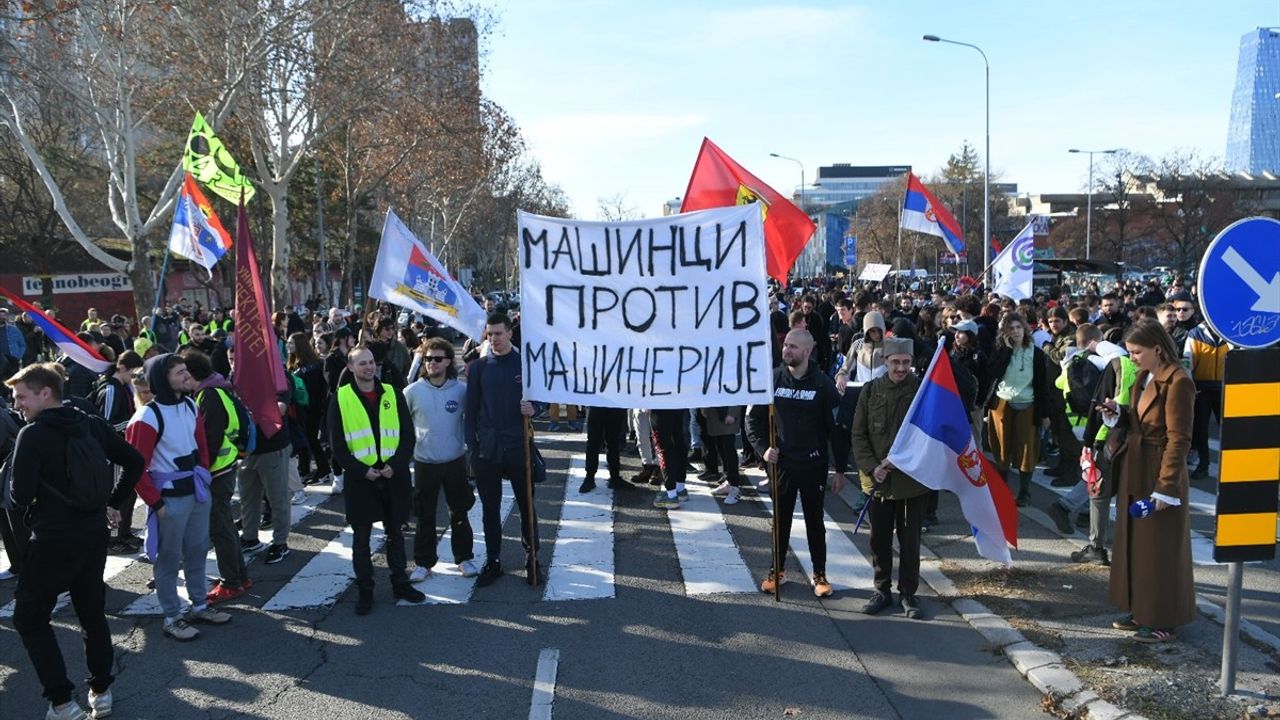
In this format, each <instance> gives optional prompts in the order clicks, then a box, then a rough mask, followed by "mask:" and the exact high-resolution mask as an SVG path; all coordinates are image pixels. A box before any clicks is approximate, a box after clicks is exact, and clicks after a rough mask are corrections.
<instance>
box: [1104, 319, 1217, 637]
mask: <svg viewBox="0 0 1280 720" xmlns="http://www.w3.org/2000/svg"><path fill="white" fill-rule="evenodd" d="M1125 345H1126V347H1127V348H1128V350H1129V357H1130V358H1132V359H1133V361H1134V363H1136V364H1137V366H1138V373H1139V374H1138V381H1137V382H1136V383H1134V386H1133V391H1132V392H1133V395H1132V396H1131V398H1130V402H1129V405H1128V406H1127V407H1124V408H1123V411H1124V414H1123V415H1118V413H1119V411H1120V410H1121V408H1118V407H1117V406H1116V404H1115V401H1114V400H1108V401H1107V402H1106V403H1105V408H1106V411H1107V412H1105V413H1104V418H1107V419H1108V420H1114V421H1118V423H1117V426H1118V427H1123V428H1125V430H1126V431H1127V433H1128V434H1127V438H1126V440H1125V445H1124V449H1123V451H1122V454H1121V456H1120V458H1119V459H1118V460H1117V462H1119V463H1120V473H1119V488H1118V491H1117V496H1116V500H1117V502H1116V505H1117V510H1118V511H1117V513H1116V520H1117V521H1116V538H1115V545H1114V549H1113V550H1112V555H1111V602H1112V604H1114V605H1115V606H1117V607H1119V608H1120V609H1121V610H1125V611H1128V612H1129V615H1128V616H1126V617H1123V618H1121V619H1119V620H1117V621H1116V622H1115V623H1113V625H1114V627H1116V628H1117V629H1119V630H1131V631H1133V632H1134V636H1133V637H1134V639H1135V640H1140V641H1142V642H1165V641H1167V640H1172V639H1173V631H1174V629H1175V628H1176V627H1178V626H1179V625H1186V624H1187V623H1190V622H1191V621H1192V619H1194V618H1195V613H1196V601H1195V587H1194V579H1193V577H1192V570H1191V535H1190V515H1189V509H1188V507H1187V493H1188V488H1189V484H1190V481H1189V478H1188V476H1187V450H1188V448H1189V447H1190V444H1191V420H1192V415H1193V411H1194V407H1195V394H1196V389H1195V383H1194V382H1192V380H1191V377H1190V376H1189V375H1188V374H1187V372H1186V370H1184V369H1183V368H1182V366H1181V365H1180V364H1179V363H1178V357H1179V354H1178V352H1177V349H1176V348H1175V347H1174V345H1173V338H1171V337H1170V336H1169V333H1168V332H1167V331H1166V330H1165V329H1164V327H1162V326H1161V325H1160V323H1159V322H1157V321H1155V320H1153V319H1150V318H1144V319H1141V320H1138V321H1137V322H1135V323H1134V324H1133V326H1132V327H1130V329H1129V332H1128V334H1127V335H1126V336H1125ZM1108 424H1110V422H1109V423H1108ZM1138 500H1151V501H1152V502H1154V504H1155V509H1154V511H1153V512H1152V513H1151V514H1150V515H1148V516H1147V517H1143V518H1133V517H1131V516H1130V515H1129V512H1128V509H1129V506H1130V505H1132V504H1133V503H1134V502H1135V501H1138Z"/></svg>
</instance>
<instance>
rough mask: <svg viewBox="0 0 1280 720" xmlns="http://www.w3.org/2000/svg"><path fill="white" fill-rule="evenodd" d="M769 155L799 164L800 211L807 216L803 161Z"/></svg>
mask: <svg viewBox="0 0 1280 720" xmlns="http://www.w3.org/2000/svg"><path fill="white" fill-rule="evenodd" d="M769 157H776V158H778V159H779V160H790V161H791V162H793V163H795V164H797V165H799V166H800V211H801V212H803V213H804V214H805V215H806V216H807V215H808V214H809V211H808V210H807V209H805V206H804V163H802V162H800V161H799V160H797V159H795V158H793V157H787V156H786V155H779V154H778V153H769ZM808 244H809V243H808V241H807V240H806V241H805V245H806V246H807V245H808Z"/></svg>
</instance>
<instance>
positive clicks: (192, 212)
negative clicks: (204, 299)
mask: <svg viewBox="0 0 1280 720" xmlns="http://www.w3.org/2000/svg"><path fill="white" fill-rule="evenodd" d="M183 176H184V177H183V180H182V192H181V193H180V194H179V195H178V203H177V205H176V206H175V207H174V210H173V225H172V226H171V227H170V228H169V252H171V253H173V254H174V255H178V256H179V257H184V258H186V259H188V260H190V261H191V262H193V263H196V264H197V265H199V266H200V267H203V268H204V269H205V272H207V273H209V277H210V278H212V277H213V265H214V263H216V262H218V260H219V259H220V258H221V257H222V256H223V255H226V254H227V250H230V249H231V236H230V235H228V234H227V231H226V230H225V229H224V228H223V227H222V223H221V222H219V221H218V215H217V214H216V213H214V211H213V206H212V205H210V204H209V201H208V199H206V198H205V196H204V193H203V192H201V191H200V186H199V185H197V184H196V180H195V178H193V177H191V173H183Z"/></svg>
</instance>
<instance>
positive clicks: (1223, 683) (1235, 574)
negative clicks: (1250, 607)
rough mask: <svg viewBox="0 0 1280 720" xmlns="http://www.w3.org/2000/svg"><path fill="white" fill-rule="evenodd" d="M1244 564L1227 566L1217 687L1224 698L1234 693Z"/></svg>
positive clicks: (1234, 563)
mask: <svg viewBox="0 0 1280 720" xmlns="http://www.w3.org/2000/svg"><path fill="white" fill-rule="evenodd" d="M1243 581H1244V563H1242V562H1233V563H1229V564H1228V565H1227V620H1226V622H1225V623H1224V624H1223V626H1222V677H1221V678H1220V683H1219V685H1218V687H1219V688H1220V689H1221V691H1222V695H1223V696H1224V697H1225V696H1227V695H1231V694H1232V693H1234V692H1235V691H1236V648H1238V647H1239V646H1240V586H1241V585H1242V584H1243Z"/></svg>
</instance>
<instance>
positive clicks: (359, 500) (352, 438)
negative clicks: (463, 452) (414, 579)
mask: <svg viewBox="0 0 1280 720" xmlns="http://www.w3.org/2000/svg"><path fill="white" fill-rule="evenodd" d="M347 370H348V371H349V372H348V377H347V379H346V380H345V381H344V382H342V384H341V385H339V387H338V391H337V392H336V393H334V395H333V400H331V401H330V402H329V417H328V421H329V438H330V441H331V443H332V444H333V455H334V461H335V462H336V463H337V468H338V470H337V472H341V473H343V474H344V475H345V477H346V479H347V482H346V496H347V522H348V523H350V524H351V530H352V535H353V540H352V543H351V563H352V565H353V566H354V568H355V574H356V590H357V592H358V593H359V594H358V597H357V599H356V614H357V615H368V614H369V612H370V611H372V610H373V559H372V556H371V553H370V547H369V539H370V536H371V534H372V532H373V524H374V523H377V522H380V523H382V527H383V531H384V532H385V533H386V537H387V546H386V554H387V568H388V569H389V570H390V571H391V591H392V594H393V595H395V597H396V598H397V599H399V600H407V601H409V602H413V603H420V602H422V601H423V600H425V599H426V596H425V595H423V594H422V593H421V592H419V591H418V590H417V589H416V588H414V587H413V585H412V584H410V582H409V575H408V573H407V572H406V570H405V565H406V556H405V545H404V534H403V531H402V528H403V526H404V524H405V522H407V521H408V520H409V512H410V510H411V509H412V508H413V485H412V483H411V481H410V479H409V463H410V461H411V460H412V459H413V446H414V434H413V418H412V416H411V415H410V414H409V407H408V405H406V404H405V401H404V395H402V394H401V393H400V391H399V390H397V389H395V388H394V387H392V386H391V385H388V384H386V383H379V382H377V381H376V380H375V379H374V378H375V375H376V374H377V370H378V368H377V364H376V363H375V362H374V359H373V353H372V352H370V351H369V349H368V348H366V347H364V346H357V347H356V348H355V349H353V350H352V351H351V352H350V353H349V354H348V355H347ZM402 433H403V434H402Z"/></svg>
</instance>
